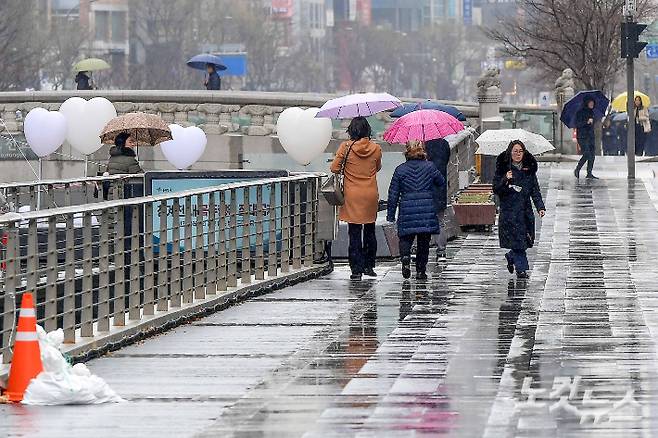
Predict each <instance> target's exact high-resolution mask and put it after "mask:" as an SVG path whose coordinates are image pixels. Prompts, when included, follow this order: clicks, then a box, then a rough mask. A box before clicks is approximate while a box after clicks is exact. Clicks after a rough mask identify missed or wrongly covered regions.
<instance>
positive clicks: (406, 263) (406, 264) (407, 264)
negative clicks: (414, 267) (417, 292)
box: [402, 259, 411, 278]
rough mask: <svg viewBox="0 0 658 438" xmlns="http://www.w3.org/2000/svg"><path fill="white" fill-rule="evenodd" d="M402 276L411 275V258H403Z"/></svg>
mask: <svg viewBox="0 0 658 438" xmlns="http://www.w3.org/2000/svg"><path fill="white" fill-rule="evenodd" d="M402 277H403V278H410V277H411V260H409V259H402Z"/></svg>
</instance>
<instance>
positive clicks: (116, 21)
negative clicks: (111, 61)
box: [112, 11, 126, 43]
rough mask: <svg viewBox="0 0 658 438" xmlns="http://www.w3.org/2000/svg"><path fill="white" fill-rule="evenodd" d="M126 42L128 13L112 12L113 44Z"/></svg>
mask: <svg viewBox="0 0 658 438" xmlns="http://www.w3.org/2000/svg"><path fill="white" fill-rule="evenodd" d="M125 40H126V13H125V12H123V11H119V12H112V42H115V43H122V42H124V41H125Z"/></svg>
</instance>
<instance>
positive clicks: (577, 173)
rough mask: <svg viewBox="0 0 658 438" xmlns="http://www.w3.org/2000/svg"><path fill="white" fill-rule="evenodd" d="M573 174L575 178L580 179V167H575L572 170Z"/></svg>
mask: <svg viewBox="0 0 658 438" xmlns="http://www.w3.org/2000/svg"><path fill="white" fill-rule="evenodd" d="M573 175H574V176H575V177H576V179H580V169H578V168H576V169H575V170H574V171H573Z"/></svg>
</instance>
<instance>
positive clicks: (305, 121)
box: [276, 107, 332, 166]
mask: <svg viewBox="0 0 658 438" xmlns="http://www.w3.org/2000/svg"><path fill="white" fill-rule="evenodd" d="M318 111H320V109H319V108H309V109H307V110H303V109H301V108H297V107H294V108H288V109H286V110H285V111H283V112H282V113H281V115H280V116H279V119H278V120H277V124H276V130H277V133H278V135H279V141H280V142H281V146H283V149H285V151H286V152H287V153H288V155H290V157H291V158H292V159H293V160H295V161H296V162H297V163H299V164H301V165H303V166H307V165H308V164H309V163H311V161H313V160H314V159H315V158H317V157H318V156H319V155H320V154H321V153H322V152H324V150H325V149H326V148H327V146H329V142H331V134H332V124H331V120H330V119H327V118H316V117H315V116H316V115H317V113H318Z"/></svg>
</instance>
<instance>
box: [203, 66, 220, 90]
mask: <svg viewBox="0 0 658 438" xmlns="http://www.w3.org/2000/svg"><path fill="white" fill-rule="evenodd" d="M206 71H207V72H208V78H207V79H206V81H205V85H206V90H220V89H221V88H222V79H221V78H220V77H219V74H218V73H217V69H216V68H215V66H214V65H213V64H207V65H206Z"/></svg>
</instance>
